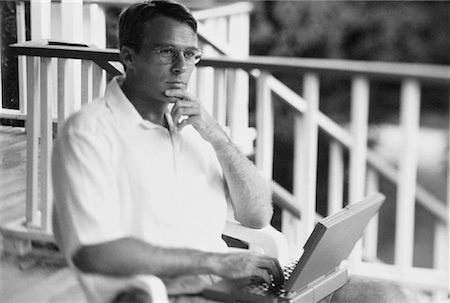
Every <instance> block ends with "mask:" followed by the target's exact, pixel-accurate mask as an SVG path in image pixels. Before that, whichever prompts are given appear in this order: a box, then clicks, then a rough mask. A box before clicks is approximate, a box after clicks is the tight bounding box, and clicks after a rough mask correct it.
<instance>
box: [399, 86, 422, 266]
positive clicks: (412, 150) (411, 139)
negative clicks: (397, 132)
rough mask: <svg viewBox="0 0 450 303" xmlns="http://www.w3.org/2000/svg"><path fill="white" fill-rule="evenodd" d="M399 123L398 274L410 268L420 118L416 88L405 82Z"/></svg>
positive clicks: (418, 96)
mask: <svg viewBox="0 0 450 303" xmlns="http://www.w3.org/2000/svg"><path fill="white" fill-rule="evenodd" d="M400 101H401V108H400V122H401V127H402V130H403V134H402V138H400V140H402V145H401V146H402V150H401V151H400V152H399V155H400V157H399V173H398V180H399V181H398V182H399V186H398V192H397V216H396V230H395V231H396V240H395V264H396V265H397V266H398V267H399V269H400V271H401V272H402V273H405V272H406V271H407V270H408V269H409V268H410V267H411V266H412V265H413V252H414V251H413V250H414V217H415V195H416V174H417V153H418V143H419V142H418V132H419V116H420V85H419V83H418V82H417V81H416V80H413V79H406V80H404V81H403V83H402V87H401V99H400Z"/></svg>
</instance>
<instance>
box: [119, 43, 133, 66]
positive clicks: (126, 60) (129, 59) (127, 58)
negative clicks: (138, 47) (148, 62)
mask: <svg viewBox="0 0 450 303" xmlns="http://www.w3.org/2000/svg"><path fill="white" fill-rule="evenodd" d="M120 55H121V57H122V63H123V64H124V65H125V67H126V69H128V68H133V65H134V56H135V52H134V50H133V49H132V48H129V47H128V46H122V48H121V49H120Z"/></svg>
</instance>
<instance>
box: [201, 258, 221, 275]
mask: <svg viewBox="0 0 450 303" xmlns="http://www.w3.org/2000/svg"><path fill="white" fill-rule="evenodd" d="M221 258H222V257H221V254H219V253H208V254H207V255H206V256H205V260H204V263H203V264H204V266H205V269H206V270H207V272H208V273H211V274H214V275H217V276H218V275H219V273H220V259H221Z"/></svg>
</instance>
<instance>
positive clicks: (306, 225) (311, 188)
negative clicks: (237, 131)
mask: <svg viewBox="0 0 450 303" xmlns="http://www.w3.org/2000/svg"><path fill="white" fill-rule="evenodd" d="M303 92H304V93H303V97H304V98H305V100H306V102H307V103H308V106H307V109H306V112H305V114H304V116H303V117H302V116H300V114H297V115H296V117H295V126H294V127H295V131H294V177H293V178H294V181H293V183H294V186H293V191H294V196H295V198H296V200H297V203H299V205H298V206H299V208H300V210H301V215H302V218H301V221H300V226H299V227H300V230H297V231H296V232H297V233H298V238H297V239H296V240H297V241H296V242H294V243H295V244H294V245H295V246H296V247H295V250H296V251H297V252H298V251H300V249H301V246H302V245H303V244H304V242H305V240H306V237H307V236H308V235H309V233H310V232H311V231H312V230H313V228H314V225H315V222H316V182H317V149H318V130H319V128H318V125H317V123H316V119H315V115H316V114H317V112H318V110H319V77H318V75H317V74H313V73H307V74H305V76H304V79H303ZM283 220H284V218H283Z"/></svg>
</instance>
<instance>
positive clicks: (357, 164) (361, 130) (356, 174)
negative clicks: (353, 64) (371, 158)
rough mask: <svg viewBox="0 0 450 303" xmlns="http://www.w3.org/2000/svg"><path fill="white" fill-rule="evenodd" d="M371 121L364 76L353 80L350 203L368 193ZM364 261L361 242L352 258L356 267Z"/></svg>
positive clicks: (366, 84)
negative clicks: (367, 161) (368, 148)
mask: <svg viewBox="0 0 450 303" xmlns="http://www.w3.org/2000/svg"><path fill="white" fill-rule="evenodd" d="M368 120H369V81H368V80H367V78H365V77H362V76H355V77H354V78H353V79H352V91H351V132H352V134H353V141H352V145H351V148H350V172H349V174H350V176H349V178H350V180H349V199H348V200H349V203H350V204H351V203H356V202H358V201H360V200H361V199H362V198H363V197H364V195H365V193H366V191H365V186H366V182H365V180H366V158H367V130H368ZM361 259H362V244H361V241H359V242H358V243H357V244H356V245H355V248H354V249H353V252H352V254H351V256H350V260H351V262H352V263H353V265H355V262H359V261H361Z"/></svg>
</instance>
